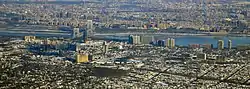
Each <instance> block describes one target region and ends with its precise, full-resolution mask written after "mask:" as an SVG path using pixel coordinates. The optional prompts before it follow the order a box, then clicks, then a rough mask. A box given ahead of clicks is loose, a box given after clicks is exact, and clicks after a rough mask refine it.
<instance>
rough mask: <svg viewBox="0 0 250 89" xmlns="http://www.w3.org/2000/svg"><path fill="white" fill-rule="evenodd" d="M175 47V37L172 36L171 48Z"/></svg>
mask: <svg viewBox="0 0 250 89" xmlns="http://www.w3.org/2000/svg"><path fill="white" fill-rule="evenodd" d="M174 47H175V39H174V38H172V39H171V48H174Z"/></svg>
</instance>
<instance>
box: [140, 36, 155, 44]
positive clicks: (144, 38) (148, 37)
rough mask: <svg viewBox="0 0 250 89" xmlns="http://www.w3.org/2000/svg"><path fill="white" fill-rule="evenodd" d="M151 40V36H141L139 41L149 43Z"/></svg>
mask: <svg viewBox="0 0 250 89" xmlns="http://www.w3.org/2000/svg"><path fill="white" fill-rule="evenodd" d="M152 41H153V37H152V36H141V43H142V44H150V42H152Z"/></svg>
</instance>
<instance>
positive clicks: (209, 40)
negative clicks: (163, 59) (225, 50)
mask: <svg viewBox="0 0 250 89" xmlns="http://www.w3.org/2000/svg"><path fill="white" fill-rule="evenodd" d="M144 36H145V35H144ZM147 36H151V35H147ZM104 38H107V39H109V38H112V39H115V38H116V39H118V38H119V39H126V40H128V36H104ZM154 38H155V39H154V40H165V39H167V38H174V39H175V44H176V45H179V46H188V45H189V44H213V46H214V47H215V48H216V47H217V42H218V40H223V41H224V46H225V47H227V45H228V44H227V42H228V40H231V41H232V46H233V47H236V46H238V45H245V44H250V37H244V36H241V37H238V36H235V37H234V36H173V35H165V36H162V35H161V36H154Z"/></svg>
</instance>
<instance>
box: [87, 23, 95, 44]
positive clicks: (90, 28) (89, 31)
mask: <svg viewBox="0 0 250 89" xmlns="http://www.w3.org/2000/svg"><path fill="white" fill-rule="evenodd" d="M93 31H94V26H93V21H92V20H87V33H88V34H87V38H88V40H89V39H90V37H91V36H92V35H93Z"/></svg>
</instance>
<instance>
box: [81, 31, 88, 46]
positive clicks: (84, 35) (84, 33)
mask: <svg viewBox="0 0 250 89" xmlns="http://www.w3.org/2000/svg"><path fill="white" fill-rule="evenodd" d="M87 38H88V31H87V30H86V29H85V30H83V34H82V41H83V43H87Z"/></svg>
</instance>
